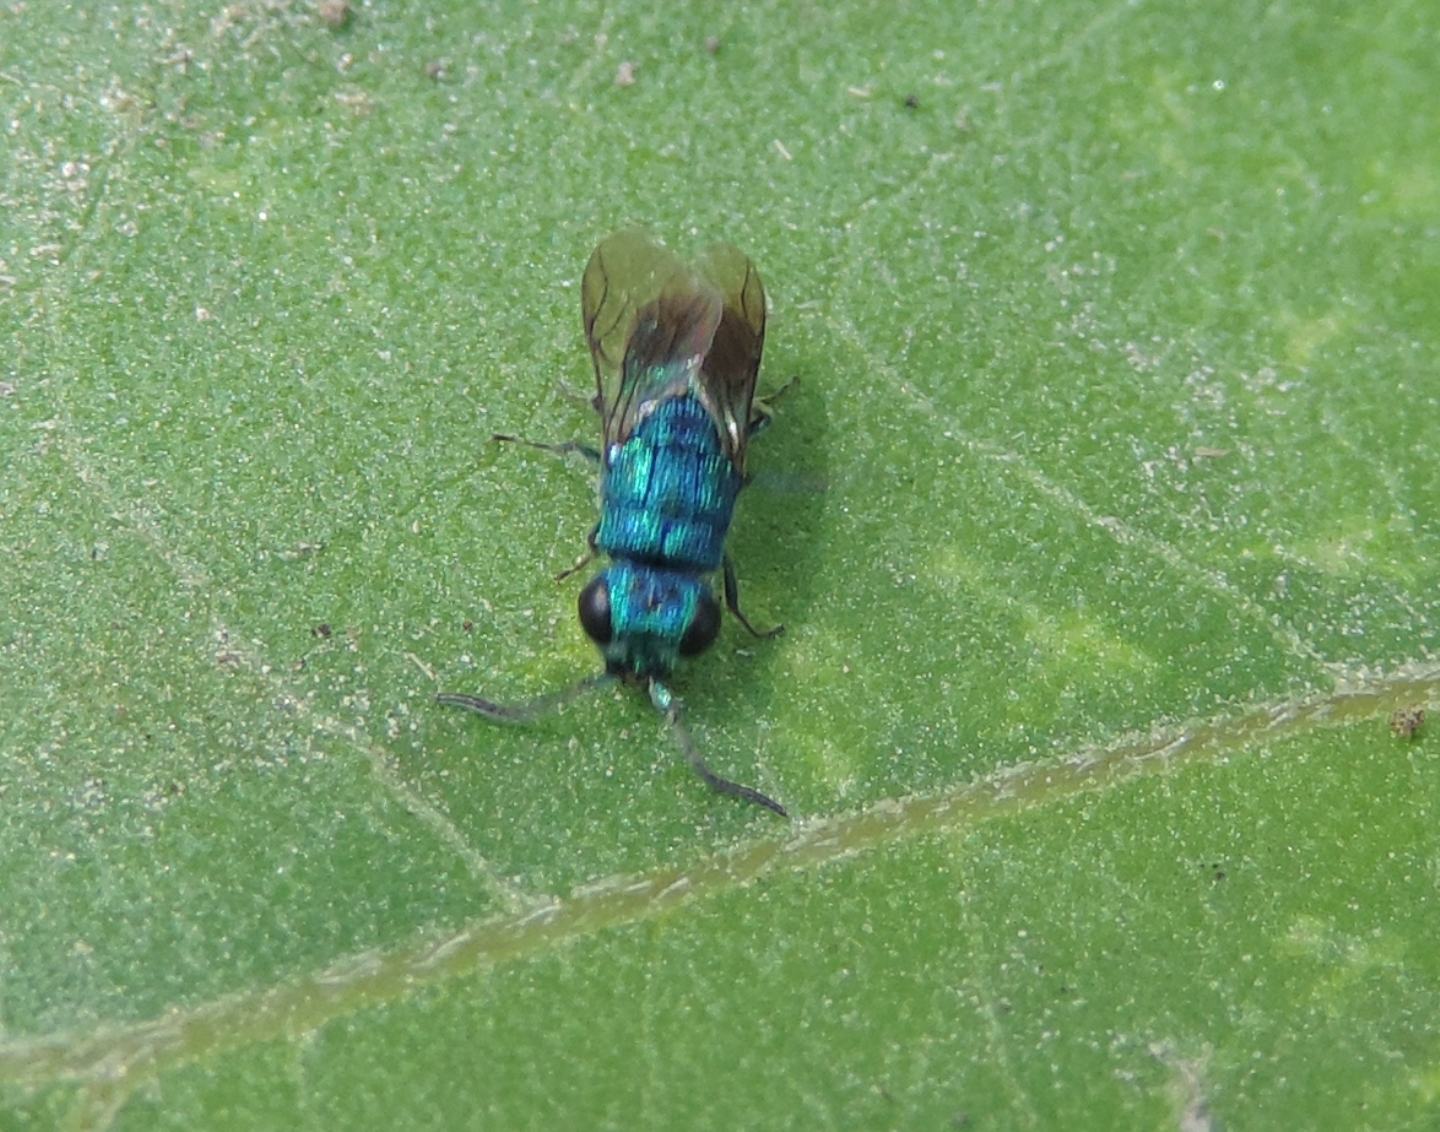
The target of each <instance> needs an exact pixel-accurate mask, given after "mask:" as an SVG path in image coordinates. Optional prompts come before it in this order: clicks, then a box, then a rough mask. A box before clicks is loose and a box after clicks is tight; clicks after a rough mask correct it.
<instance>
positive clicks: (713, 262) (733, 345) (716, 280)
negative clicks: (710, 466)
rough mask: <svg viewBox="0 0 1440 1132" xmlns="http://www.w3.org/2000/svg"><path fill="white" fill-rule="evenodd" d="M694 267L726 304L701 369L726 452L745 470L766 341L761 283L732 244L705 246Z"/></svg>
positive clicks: (751, 265)
mask: <svg viewBox="0 0 1440 1132" xmlns="http://www.w3.org/2000/svg"><path fill="white" fill-rule="evenodd" d="M698 270H699V272H700V274H701V275H702V276H703V277H704V278H705V279H706V280H707V281H708V282H709V283H710V284H711V286H713V287H714V288H715V289H716V290H717V291H719V292H720V295H721V301H722V302H723V304H724V310H723V312H722V314H721V317H720V325H719V327H717V328H716V331H715V337H714V338H713V339H712V340H711V343H710V349H709V351H708V352H707V353H706V355H705V361H704V363H703V364H702V366H701V369H700V377H701V387H702V395H703V396H704V397H705V398H706V401H707V404H708V406H709V408H710V411H711V413H713V414H714V416H715V419H716V420H717V421H718V422H719V424H720V434H721V436H722V437H723V438H724V440H725V447H726V450H727V451H728V452H729V453H730V458H731V459H732V460H733V461H734V462H735V465H736V467H738V468H739V469H740V470H741V471H744V469H745V447H746V444H747V442H748V441H749V437H750V423H751V422H750V417H751V413H752V412H753V404H754V398H755V379H756V376H757V375H758V374H759V372H760V352H761V350H763V349H764V346H765V285H764V284H763V283H762V282H761V281H760V273H759V272H758V271H756V270H755V265H754V264H753V263H751V262H750V259H749V257H748V256H746V255H745V253H744V252H742V251H741V250H740V249H739V248H736V247H733V246H731V245H730V244H716V245H715V246H714V247H712V248H710V249H709V250H707V251H706V253H705V255H704V256H703V257H702V258H701V260H700V263H699V265H698Z"/></svg>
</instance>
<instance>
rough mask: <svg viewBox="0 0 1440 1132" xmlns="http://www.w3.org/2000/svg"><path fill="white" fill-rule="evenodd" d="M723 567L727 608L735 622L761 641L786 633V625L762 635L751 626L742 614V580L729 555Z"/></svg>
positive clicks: (767, 630) (778, 626)
mask: <svg viewBox="0 0 1440 1132" xmlns="http://www.w3.org/2000/svg"><path fill="white" fill-rule="evenodd" d="M722 565H723V570H724V574H725V608H726V609H728V610H729V611H730V612H731V613H733V614H735V620H737V621H739V622H740V624H742V625H744V626H745V628H746V629H748V630H750V635H751V636H752V637H759V638H760V639H761V640H765V639H767V638H769V637H778V636H779V635H780V634H781V633H783V632H785V626H784V625H776V626H775V627H774V628H773V629H766V630H765V632H763V633H762V632H761V631H760V630H759V629H757V628H755V626H754V625H752V624H750V618H748V617H746V616H745V614H743V613H741V612H740V580H739V579H738V578H737V577H736V576H735V562H734V560H733V559H732V558H731V557H730V556H729V555H728V554H727V555H726V556H725V557H724V559H723V560H722Z"/></svg>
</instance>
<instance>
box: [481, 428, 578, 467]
mask: <svg viewBox="0 0 1440 1132" xmlns="http://www.w3.org/2000/svg"><path fill="white" fill-rule="evenodd" d="M490 439H491V440H498V441H500V442H501V443H502V444H523V445H525V447H526V448H538V449H540V451H541V452H549V453H550V454H551V455H554V456H570V455H573V454H578V455H581V456H584V457H585V459H586V460H587V461H588V462H589V463H591V464H594V465H596V466H597V467H598V466H599V464H600V452H599V450H598V449H595V448H591V447H590V445H588V444H581V443H580V442H579V441H578V440H567V441H566V442H565V443H564V444H541V443H540V442H539V441H537V440H525V439H523V438H522V437H519V436H507V435H506V434H505V433H503V432H497V433H494V434H493V435H492V436H491V437H490Z"/></svg>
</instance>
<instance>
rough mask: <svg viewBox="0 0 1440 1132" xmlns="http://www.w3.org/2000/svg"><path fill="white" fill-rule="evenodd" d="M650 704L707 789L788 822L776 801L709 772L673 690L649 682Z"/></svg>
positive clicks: (786, 811) (787, 814) (748, 787)
mask: <svg viewBox="0 0 1440 1132" xmlns="http://www.w3.org/2000/svg"><path fill="white" fill-rule="evenodd" d="M650 702H651V703H652V704H654V705H655V710H656V711H658V712H659V713H660V714H661V715H662V716H664V717H665V722H666V723H667V724H668V725H669V727H670V731H671V733H672V734H674V736H675V741H676V742H677V743H678V744H679V745H680V751H681V753H682V754H683V755H684V756H685V761H686V762H688V763H689V764H690V769H691V770H693V771H694V772H695V773H696V774H698V775H699V776H700V777H701V778H702V779H704V780H705V785H707V786H709V787H710V789H711V790H714V791H715V792H716V793H718V794H728V795H730V797H732V798H739V799H740V800H741V801H742V802H749V803H751V804H752V805H756V806H764V807H765V809H767V810H770V811H771V812H773V813H777V814H779V815H780V816H781V817H782V818H789V816H790V813H789V811H788V810H786V809H785V807H784V806H782V805H781V804H780V803H779V802H777V801H775V799H774V798H771V797H770V796H769V795H766V794H762V793H760V791H758V790H756V789H755V788H754V787H753V786H742V785H741V784H740V783H738V782H731V781H730V780H729V779H728V778H726V777H724V776H723V775H720V774H716V773H715V771H713V770H711V769H710V765H709V764H708V763H707V762H706V761H705V760H704V759H703V758H701V757H700V752H699V750H698V749H697V748H696V746H695V740H694V739H692V738H691V737H690V732H689V731H688V730H687V729H686V727H685V722H684V720H683V719H681V717H680V701H679V700H677V699H676V698H675V697H674V696H673V695H671V694H670V689H669V688H667V687H665V685H664V684H661V683H660V682H659V681H658V680H652V681H650Z"/></svg>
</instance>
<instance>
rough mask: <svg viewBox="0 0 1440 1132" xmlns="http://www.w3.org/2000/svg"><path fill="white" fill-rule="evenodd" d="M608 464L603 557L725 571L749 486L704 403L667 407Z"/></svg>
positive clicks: (685, 400) (686, 399) (616, 447)
mask: <svg viewBox="0 0 1440 1132" xmlns="http://www.w3.org/2000/svg"><path fill="white" fill-rule="evenodd" d="M604 459H605V470H604V473H603V474H602V476H601V479H600V527H599V529H598V530H597V531H596V533H595V546H596V548H597V549H599V550H603V551H604V552H605V553H606V554H608V555H610V557H612V558H630V559H635V560H638V561H641V562H649V563H656V564H661V565H665V566H670V567H673V568H674V569H677V570H684V569H689V570H718V569H720V562H721V559H722V558H723V557H724V554H725V535H726V533H727V532H728V531H729V529H730V517H731V515H732V514H733V513H734V511H735V497H736V496H737V495H739V494H740V488H741V486H742V484H743V483H744V480H743V478H742V477H741V475H740V473H739V471H738V470H737V469H736V467H735V463H734V461H733V460H731V458H730V456H729V454H728V453H726V451H725V450H724V448H723V447H722V446H721V443H720V434H719V432H718V431H716V428H715V418H714V417H712V416H711V415H710V412H709V410H708V409H706V408H705V406H704V404H702V403H701V401H700V399H699V398H698V397H696V396H693V395H690V396H683V397H671V398H669V399H668V400H665V401H661V402H660V403H659V404H658V405H656V406H655V408H654V411H653V412H651V413H650V415H649V416H647V417H645V418H644V419H643V420H642V421H641V422H640V423H639V424H638V425H637V426H636V427H635V431H634V432H632V433H631V434H630V436H629V437H628V438H627V439H626V440H625V441H624V442H623V443H616V444H611V445H610V447H609V448H608V449H607V450H606V451H605V453H604ZM617 629H618V626H617Z"/></svg>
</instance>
